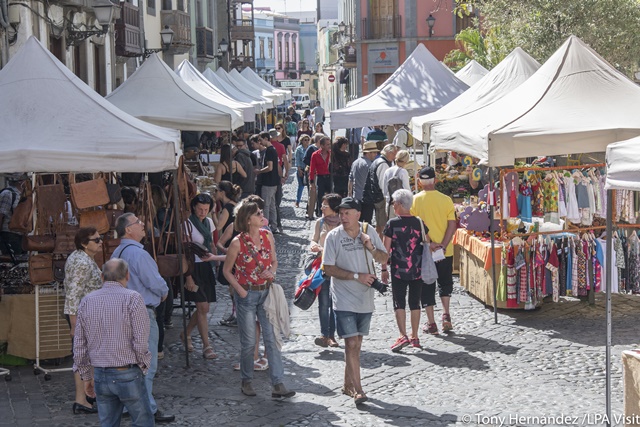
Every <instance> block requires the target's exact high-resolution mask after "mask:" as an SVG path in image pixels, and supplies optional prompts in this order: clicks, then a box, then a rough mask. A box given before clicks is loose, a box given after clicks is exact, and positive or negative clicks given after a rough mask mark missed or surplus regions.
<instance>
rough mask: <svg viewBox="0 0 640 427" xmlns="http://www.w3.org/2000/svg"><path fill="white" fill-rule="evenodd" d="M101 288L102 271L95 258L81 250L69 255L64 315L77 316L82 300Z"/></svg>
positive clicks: (66, 269) (66, 270)
mask: <svg viewBox="0 0 640 427" xmlns="http://www.w3.org/2000/svg"><path fill="white" fill-rule="evenodd" d="M100 288H102V278H101V277H100V269H99V268H98V264H96V262H95V261H94V260H93V258H91V257H90V256H89V255H88V254H87V253H86V252H85V251H83V250H80V249H78V250H76V251H74V252H73V253H72V254H71V255H69V258H67V262H66V263H65V265H64V290H65V298H64V314H69V315H72V316H75V315H76V314H77V313H78V306H79V305H80V301H81V300H82V298H84V297H85V296H86V295H87V294H88V293H90V292H93V291H95V290H97V289H100Z"/></svg>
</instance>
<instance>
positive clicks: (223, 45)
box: [218, 38, 229, 70]
mask: <svg viewBox="0 0 640 427" xmlns="http://www.w3.org/2000/svg"><path fill="white" fill-rule="evenodd" d="M218 54H219V55H220V58H219V60H220V59H222V57H224V58H225V59H226V63H227V67H226V68H225V69H226V70H228V69H229V66H228V65H229V42H227V41H226V40H225V39H224V38H223V39H222V40H220V43H218ZM218 66H220V63H219V61H218Z"/></svg>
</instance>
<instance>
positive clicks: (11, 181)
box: [0, 173, 27, 255]
mask: <svg viewBox="0 0 640 427" xmlns="http://www.w3.org/2000/svg"><path fill="white" fill-rule="evenodd" d="M4 177H5V180H6V181H7V186H6V187H5V188H4V189H3V190H2V191H0V226H1V227H2V228H1V229H0V240H2V242H1V243H2V244H0V251H2V253H4V254H8V253H9V251H11V252H13V254H15V255H19V254H21V253H23V250H22V234H19V233H14V232H12V231H10V230H9V223H10V222H11V217H12V216H13V210H14V209H15V208H16V206H18V203H20V197H21V196H22V192H21V191H20V183H21V182H22V181H24V180H25V179H27V176H26V175H24V174H20V173H12V174H7V175H5V176H4Z"/></svg>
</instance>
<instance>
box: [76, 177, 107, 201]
mask: <svg viewBox="0 0 640 427" xmlns="http://www.w3.org/2000/svg"><path fill="white" fill-rule="evenodd" d="M69 177H70V180H72V181H74V182H73V183H71V184H70V187H71V200H72V201H73V204H74V205H75V207H76V208H77V209H87V208H93V207H96V206H102V205H106V204H108V203H109V193H108V192H107V183H106V182H105V180H104V178H102V177H100V178H96V179H92V180H90V181H84V182H77V183H76V182H75V175H72V174H69ZM71 177H73V178H71Z"/></svg>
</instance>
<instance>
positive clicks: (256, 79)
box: [240, 67, 291, 101]
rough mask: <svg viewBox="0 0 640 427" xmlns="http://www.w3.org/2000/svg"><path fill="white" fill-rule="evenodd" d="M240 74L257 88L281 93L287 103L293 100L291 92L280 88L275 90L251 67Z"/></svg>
mask: <svg viewBox="0 0 640 427" xmlns="http://www.w3.org/2000/svg"><path fill="white" fill-rule="evenodd" d="M240 74H242V76H243V77H244V78H245V79H247V80H249V81H251V82H253V84H255V85H256V86H259V87H262V88H264V89H266V90H268V91H269V92H274V93H280V94H282V95H284V100H285V101H289V100H290V99H291V91H290V90H283V89H278V88H275V87H273V86H271V85H270V84H269V83H267V82H266V81H264V80H263V79H261V78H260V76H259V75H257V74H256V72H255V71H253V70H252V69H251V68H249V67H246V68H245V69H244V70H242V71H241V72H240Z"/></svg>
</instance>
